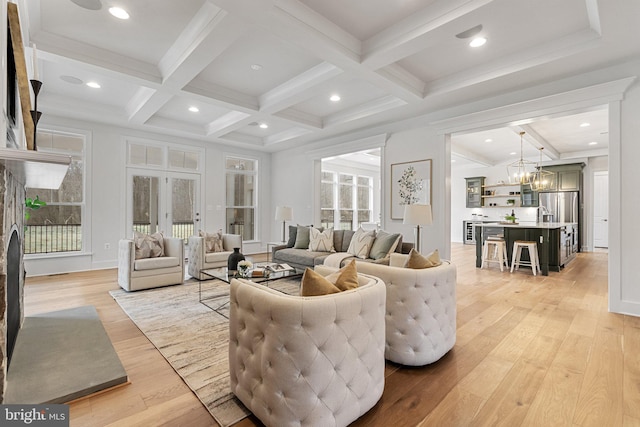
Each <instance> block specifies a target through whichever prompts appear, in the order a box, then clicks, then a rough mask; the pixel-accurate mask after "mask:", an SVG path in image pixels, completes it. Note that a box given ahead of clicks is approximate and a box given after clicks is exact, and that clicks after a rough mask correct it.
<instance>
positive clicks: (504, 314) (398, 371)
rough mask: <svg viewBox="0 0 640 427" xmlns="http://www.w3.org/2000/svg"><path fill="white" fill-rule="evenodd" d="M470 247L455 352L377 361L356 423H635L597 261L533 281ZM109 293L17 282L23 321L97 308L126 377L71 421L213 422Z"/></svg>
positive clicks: (618, 327)
mask: <svg viewBox="0 0 640 427" xmlns="http://www.w3.org/2000/svg"><path fill="white" fill-rule="evenodd" d="M474 250H475V249H474V246H469V245H467V246H465V245H461V244H454V246H453V254H452V260H453V262H454V263H455V264H456V265H457V267H458V287H457V299H458V333H457V342H456V345H455V347H454V349H453V350H452V351H451V352H449V354H447V355H446V356H445V357H444V358H443V359H441V360H440V361H438V362H436V363H435V364H433V365H430V366H426V367H422V368H406V367H400V366H398V365H394V364H392V363H387V369H386V383H385V390H384V395H383V397H382V399H381V400H380V402H378V404H377V405H376V406H375V407H374V408H373V409H372V410H371V411H369V412H368V413H367V414H365V415H364V416H363V417H362V418H360V419H359V420H358V421H356V423H354V425H356V426H372V425H373V426H391V425H393V426H416V425H419V426H468V425H504V426H519V425H526V426H552V425H558V426H626V425H628V426H632V425H633V426H638V425H640V357H639V356H638V355H639V354H640V318H635V317H630V316H623V315H618V314H611V313H608V312H607V254H606V253H602V252H599V253H580V254H578V257H577V259H576V260H574V261H573V262H572V263H571V264H570V265H569V266H568V267H567V268H566V269H565V270H564V271H562V272H561V273H553V272H552V273H550V275H549V276H547V277H542V276H537V277H533V275H531V273H530V270H526V269H525V270H523V271H520V272H516V273H513V274H510V273H508V272H504V273H501V272H500V270H499V269H498V268H497V267H492V268H491V269H488V270H487V269H485V270H480V269H477V268H475V260H474V256H475V252H474ZM117 287H118V285H117V282H116V271H115V270H105V271H95V272H86V273H73V274H64V275H55V276H47V277H38V278H29V279H28V280H27V286H26V287H25V298H26V314H27V315H30V314H34V313H39V312H45V311H53V310H58V309H63V308H69V307H76V306H80V305H86V304H91V305H94V306H96V308H97V310H98V313H99V314H100V317H101V319H102V321H103V323H104V325H105V328H106V330H107V332H108V334H109V336H110V337H111V340H112V342H113V344H114V346H115V348H116V350H117V352H118V354H119V356H120V359H121V360H122V362H123V364H124V366H125V369H126V370H127V373H128V374H129V378H130V380H131V384H130V385H127V386H124V387H122V388H119V389H116V390H112V391H108V392H106V393H103V394H101V395H98V396H94V397H90V398H87V399H85V400H82V401H80V402H77V403H73V404H72V405H71V425H72V426H106V425H120V426H127V427H129V426H145V427H147V426H210V425H215V421H214V420H213V419H212V418H211V417H210V415H209V413H208V412H207V411H206V410H205V409H204V407H203V406H202V404H201V403H200V402H199V401H198V399H197V398H196V397H195V395H193V394H192V393H191V391H190V390H189V388H188V387H187V386H186V385H185V384H184V383H183V382H182V380H181V379H180V377H179V376H178V375H177V374H176V373H175V372H174V371H173V369H172V368H171V367H170V365H169V364H168V363H167V362H166V361H165V360H164V358H163V357H162V356H161V355H160V353H159V352H158V351H156V350H155V348H154V347H153V345H151V343H150V342H149V341H148V340H147V339H146V338H145V337H144V335H142V333H141V332H140V331H139V330H138V329H137V327H136V326H135V325H134V324H133V323H132V322H131V321H130V320H129V318H128V317H127V316H126V315H125V314H124V312H123V311H122V310H121V309H120V307H119V306H118V305H117V304H116V303H115V302H114V300H113V299H112V298H111V297H110V296H109V294H108V291H109V290H111V289H116V288H117ZM255 425H259V422H258V421H257V420H256V419H254V418H249V419H245V420H243V421H242V422H240V423H239V424H238V426H243V427H245V426H255Z"/></svg>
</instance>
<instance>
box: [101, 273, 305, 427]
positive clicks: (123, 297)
mask: <svg viewBox="0 0 640 427" xmlns="http://www.w3.org/2000/svg"><path fill="white" fill-rule="evenodd" d="M200 285H201V286H202V292H203V297H211V299H209V300H207V304H208V306H209V307H222V308H221V310H218V312H216V311H213V310H212V309H211V308H209V307H207V306H205V305H204V304H201V303H200V302H199V298H198V295H199V294H198V291H199V289H198V287H199V286H198V283H197V282H195V283H194V282H191V283H185V284H183V285H177V286H168V287H164V288H157V289H149V290H145V291H137V292H126V291H124V290H122V289H119V290H115V291H111V292H110V294H111V295H112V296H113V298H114V299H115V300H116V302H117V303H118V304H119V305H120V307H122V309H123V310H124V312H125V313H126V314H127V315H128V316H129V317H130V318H131V320H132V321H133V322H134V323H135V324H136V326H138V328H139V329H140V330H141V331H142V333H144V334H145V335H146V337H147V338H148V339H149V341H151V342H152V343H153V345H154V346H155V347H156V348H157V349H158V350H159V351H160V353H161V354H162V355H163V356H164V358H165V359H167V361H168V362H169V363H170V364H171V366H172V367H173V369H174V370H175V371H176V372H177V373H178V374H179V375H180V376H181V377H182V378H183V380H184V381H185V383H186V384H187V385H188V386H189V388H191V390H193V392H194V393H195V395H196V396H197V397H198V399H200V401H201V402H202V403H203V405H204V406H205V407H206V408H207V409H208V410H209V412H210V413H211V415H212V416H213V417H214V418H215V420H216V421H217V422H218V424H220V425H221V426H222V427H227V426H229V425H231V424H234V423H236V422H238V421H240V420H241V419H243V418H245V417H246V416H247V415H248V414H249V411H248V410H247V409H246V408H245V407H244V405H242V403H241V402H240V401H239V400H238V399H237V398H236V397H235V396H234V395H233V394H232V393H231V390H230V387H229V355H228V346H229V321H228V319H227V317H228V316H229V313H228V301H229V285H228V284H227V283H224V282H221V281H219V280H209V281H205V282H202V283H201V284H200ZM269 286H270V287H271V288H275V289H278V290H281V291H282V292H286V293H289V294H297V293H298V292H299V286H300V281H299V279H298V280H285V279H283V280H277V281H273V282H270V284H269ZM225 316H226V317H225Z"/></svg>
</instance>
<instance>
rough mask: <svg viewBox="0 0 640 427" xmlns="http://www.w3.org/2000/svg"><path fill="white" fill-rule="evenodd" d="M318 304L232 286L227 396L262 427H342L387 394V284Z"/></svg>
mask: <svg viewBox="0 0 640 427" xmlns="http://www.w3.org/2000/svg"><path fill="white" fill-rule="evenodd" d="M359 281H360V283H361V285H360V287H358V288H356V289H353V290H349V291H344V292H340V293H337V294H330V295H324V296H315V297H300V296H291V295H286V294H283V293H281V292H278V291H276V290H273V289H270V288H268V287H266V286H264V285H260V284H255V283H253V282H250V281H248V280H242V279H240V280H238V279H234V280H232V281H231V307H230V319H229V332H230V341H229V370H230V373H231V391H232V392H233V393H234V394H235V395H236V396H237V397H238V398H239V399H240V400H241V401H242V403H244V404H245V406H246V407H247V408H248V409H249V410H250V411H251V412H253V414H254V415H255V416H256V417H258V418H259V419H260V421H262V422H263V423H264V424H265V425H267V426H278V427H283V426H301V425H302V426H323V427H325V426H346V425H348V424H350V423H351V422H353V421H354V420H356V419H357V418H358V417H360V416H361V415H362V414H364V413H365V412H367V411H368V410H369V409H371V408H372V407H373V406H374V405H375V404H376V402H377V401H378V400H379V399H380V397H381V396H382V391H383V388H384V368H385V361H384V306H385V288H384V283H383V282H382V281H381V280H380V279H377V278H372V277H368V276H364V275H359Z"/></svg>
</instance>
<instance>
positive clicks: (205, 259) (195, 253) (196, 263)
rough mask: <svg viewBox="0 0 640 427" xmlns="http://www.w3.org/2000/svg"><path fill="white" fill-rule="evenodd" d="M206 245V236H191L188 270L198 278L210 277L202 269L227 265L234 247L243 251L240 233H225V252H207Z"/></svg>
mask: <svg viewBox="0 0 640 427" xmlns="http://www.w3.org/2000/svg"><path fill="white" fill-rule="evenodd" d="M205 246H206V245H205V242H204V237H200V236H191V237H189V263H188V264H187V272H188V273H189V275H190V276H192V277H195V278H196V279H198V280H207V279H210V277H209V276H207V275H206V274H203V273H200V272H201V271H202V270H205V269H207V268H220V267H226V266H227V260H228V259H229V255H231V254H232V253H233V248H240V252H242V236H241V235H239V234H223V235H222V247H223V248H224V251H223V252H207V250H206V247H205Z"/></svg>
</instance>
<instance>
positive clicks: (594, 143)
mask: <svg viewBox="0 0 640 427" xmlns="http://www.w3.org/2000/svg"><path fill="white" fill-rule="evenodd" d="M589 145H598V143H597V142H596V141H591V142H590V143H589Z"/></svg>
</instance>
